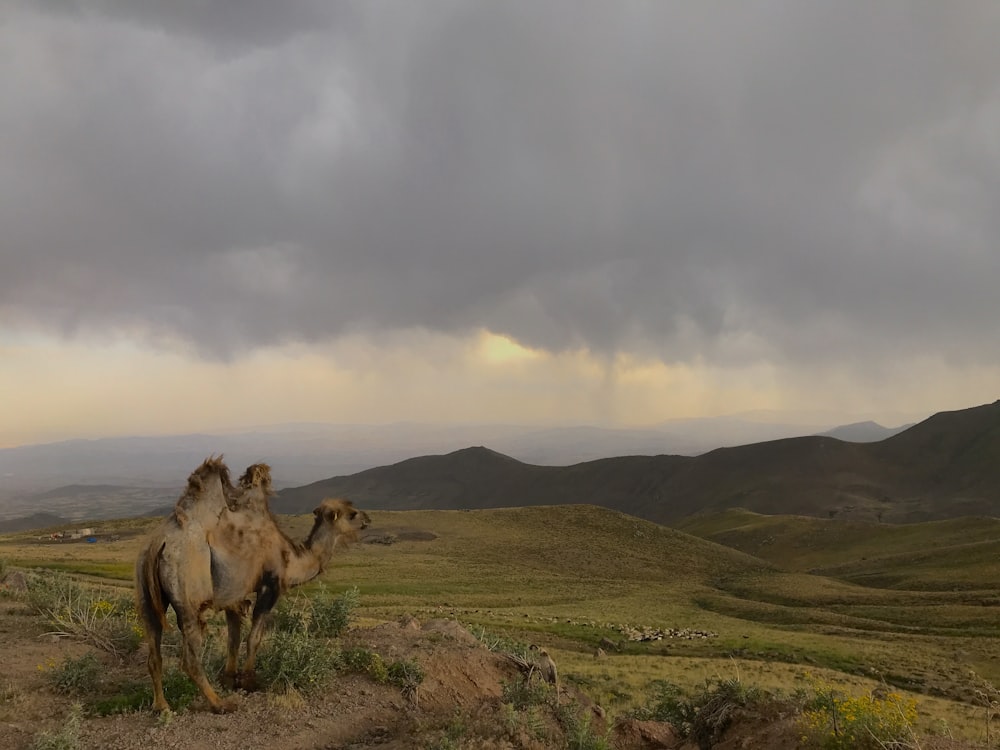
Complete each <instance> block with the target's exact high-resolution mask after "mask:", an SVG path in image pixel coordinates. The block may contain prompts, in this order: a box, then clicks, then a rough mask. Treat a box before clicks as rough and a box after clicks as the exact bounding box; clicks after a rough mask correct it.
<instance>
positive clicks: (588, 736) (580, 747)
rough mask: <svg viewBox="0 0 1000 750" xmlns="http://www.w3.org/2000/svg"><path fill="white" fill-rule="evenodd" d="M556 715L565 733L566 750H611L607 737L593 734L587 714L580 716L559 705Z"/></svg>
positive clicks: (567, 707) (574, 711)
mask: <svg viewBox="0 0 1000 750" xmlns="http://www.w3.org/2000/svg"><path fill="white" fill-rule="evenodd" d="M556 714H557V716H558V717H559V723H560V724H562V726H563V729H564V730H565V732H566V747H567V750H611V742H610V740H609V739H608V737H607V735H606V734H605V735H599V734H596V733H595V732H594V728H593V725H592V722H591V717H590V716H589V714H588V715H584V716H581V715H580V713H579V712H578V711H577V710H576V709H575V708H573V707H570V706H561V705H560V706H557V710H556Z"/></svg>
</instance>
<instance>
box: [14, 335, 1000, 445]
mask: <svg viewBox="0 0 1000 750" xmlns="http://www.w3.org/2000/svg"><path fill="white" fill-rule="evenodd" d="M0 361H2V362H3V363H4V366H3V368H2V369H0V392H2V393H3V394H4V398H3V404H4V414H3V415H2V419H0V446H4V447H10V446H14V445H21V444H29V443H38V442H49V441H54V440H61V439H67V438H76V437H82V438H95V437H104V436H112V435H155V434H171V433H185V432H222V431H227V430H236V429H248V428H253V427H260V426H264V425H269V424H278V423H285V422H298V421H309V422H331V423H336V422H339V423H372V424H377V423H391V422H395V421H418V422H439V423H449V422H450V423H459V422H464V423H477V422H503V423H520V424H532V425H539V426H544V425H553V424H598V425H604V426H618V427H627V426H650V425H654V424H656V423H658V422H662V421H665V420H668V419H672V418H678V417H698V416H717V415H724V414H734V413H739V412H746V411H752V410H768V409H770V410H811V411H813V412H815V411H816V410H818V409H819V410H826V411H827V412H829V411H831V410H839V411H841V412H842V413H844V419H843V421H850V420H851V419H852V418H854V417H862V418H872V419H876V420H879V421H882V423H883V424H887V425H890V426H894V425H895V424H900V423H902V422H903V421H909V420H910V419H912V418H913V417H916V418H922V416H926V415H927V414H929V413H931V412H932V411H937V410H941V409H952V408H964V407H966V406H973V405H976V404H979V403H986V402H988V401H991V400H993V395H992V389H993V387H994V385H995V383H996V382H998V378H1000V373H998V372H996V371H995V370H993V369H975V368H969V367H963V368H961V369H960V370H959V369H954V368H949V367H948V366H947V365H946V364H944V363H942V362H933V361H926V362H921V363H906V364H901V365H900V367H899V369H898V370H897V371H894V372H891V373H890V372H885V373H882V376H883V377H882V378H881V379H880V382H879V383H878V384H876V385H873V384H872V383H870V382H869V383H864V382H860V381H859V380H858V378H857V377H856V376H855V375H854V374H853V373H852V371H851V370H850V369H849V368H844V369H842V370H839V371H829V370H826V371H823V372H817V371H799V372H798V373H795V374H790V373H789V372H788V371H787V370H781V369H779V368H777V367H775V366H772V365H770V364H767V363H759V364H755V365H751V366H743V367H739V368H733V367H730V368H728V369H721V368H717V367H711V366H707V365H704V364H699V363H692V364H665V363H663V362H659V361H656V360H648V359H647V360H643V359H640V358H637V357H635V356H631V355H617V356H615V357H601V356H597V355H594V354H593V353H591V352H589V351H587V350H584V349H577V350H571V351H565V352H561V353H550V352H545V351H541V350H535V349H531V348H528V347H526V346H523V345H522V344H520V343H518V342H517V341H514V340H513V339H511V338H509V337H507V336H505V335H501V334H497V333H493V332H490V331H485V330H480V331H476V332H474V333H472V334H470V335H468V336H466V337H464V338H463V337H453V336H446V335H443V334H438V333H431V332H428V331H425V330H411V331H397V332H395V333H393V334H388V335H387V334H382V335H380V336H378V337H377V339H376V338H375V337H366V336H362V335H354V336H349V337H344V338H341V339H338V340H336V341H334V342H329V343H325V344H304V343H297V344H286V345H282V346H278V347H268V348H262V349H258V350H255V351H252V352H250V353H248V354H246V355H244V356H242V357H240V358H238V359H236V360H234V361H229V362H221V361H204V360H200V359H196V358H194V357H193V356H191V355H190V354H188V353H187V352H186V351H184V350H181V349H164V348H158V349H153V348H148V347H145V346H140V345H137V344H135V343H134V342H131V341H124V340H123V341H118V342H114V343H107V342H105V343H95V342H93V341H90V342H88V341H84V340H74V341H70V342H65V341H62V340H58V339H55V338H44V337H25V336H22V337H19V338H16V339H14V338H7V339H0ZM916 370H921V371H923V372H925V373H927V376H928V377H927V379H926V380H921V379H918V378H914V377H913V372H914V371H916ZM949 378H950V380H949ZM921 382H924V383H934V384H935V386H934V392H933V393H931V392H929V389H930V386H929V385H927V386H921V385H920V383H921ZM943 382H950V383H951V387H950V388H948V389H946V390H944V391H942V390H941V389H940V384H941V383H943ZM900 383H905V384H907V385H905V386H900ZM818 394H824V395H823V400H822V402H820V401H817V397H818ZM862 394H863V395H862ZM911 415H912V416H911ZM787 421H789V422H792V421H796V420H795V418H794V416H793V415H789V418H788V420H787Z"/></svg>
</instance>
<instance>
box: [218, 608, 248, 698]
mask: <svg viewBox="0 0 1000 750" xmlns="http://www.w3.org/2000/svg"><path fill="white" fill-rule="evenodd" d="M242 624H243V615H242V614H241V613H240V610H239V609H227V610H226V628H227V629H228V630H229V639H228V642H227V644H226V645H227V649H226V666H225V668H224V669H223V671H222V684H223V685H225V686H226V687H227V688H229V689H230V690H232V689H233V688H234V687H237V679H236V669H237V666H238V660H239V654H240V628H241V627H242Z"/></svg>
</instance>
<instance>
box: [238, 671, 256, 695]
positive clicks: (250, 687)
mask: <svg viewBox="0 0 1000 750" xmlns="http://www.w3.org/2000/svg"><path fill="white" fill-rule="evenodd" d="M236 684H237V685H238V686H239V688H240V690H246V691H247V692H248V693H252V692H254V691H255V690H257V673H256V672H240V673H239V674H238V675H236Z"/></svg>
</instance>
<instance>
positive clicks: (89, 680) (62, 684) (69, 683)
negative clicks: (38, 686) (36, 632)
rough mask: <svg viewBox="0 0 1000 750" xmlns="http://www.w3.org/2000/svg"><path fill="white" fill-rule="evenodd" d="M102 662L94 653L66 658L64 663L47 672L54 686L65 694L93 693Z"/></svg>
mask: <svg viewBox="0 0 1000 750" xmlns="http://www.w3.org/2000/svg"><path fill="white" fill-rule="evenodd" d="M100 674H101V663H100V661H98V659H97V656H96V655H94V654H93V653H88V654H84V655H83V656H81V657H80V658H79V659H72V658H66V659H64V660H63V662H62V664H59V665H58V666H56V667H53V668H52V669H51V670H49V671H48V672H46V677H48V680H49V682H50V683H52V687H53V688H55V690H56V691H57V692H59V693H63V694H65V695H82V694H84V693H92V692H93V691H94V690H95V689H96V688H97V683H98V678H99V677H100Z"/></svg>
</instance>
